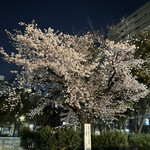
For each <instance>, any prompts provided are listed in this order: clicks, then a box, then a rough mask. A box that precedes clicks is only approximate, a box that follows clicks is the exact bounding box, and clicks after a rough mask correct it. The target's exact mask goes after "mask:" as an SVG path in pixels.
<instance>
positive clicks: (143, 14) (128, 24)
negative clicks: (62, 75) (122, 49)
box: [108, 2, 150, 41]
mask: <svg viewBox="0 0 150 150" xmlns="http://www.w3.org/2000/svg"><path fill="white" fill-rule="evenodd" d="M141 30H146V31H147V30H148V31H150V2H148V3H146V4H145V5H144V6H142V7H141V8H139V9H138V10H136V11H135V12H133V13H132V14H131V15H129V16H128V17H127V18H124V19H122V20H121V22H120V23H119V24H117V25H115V26H111V27H110V30H109V32H108V38H109V39H110V40H113V41H120V40H124V39H125V38H127V37H128V36H132V35H134V34H136V33H138V32H139V31H141Z"/></svg>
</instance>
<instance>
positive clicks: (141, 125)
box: [138, 110, 146, 133]
mask: <svg viewBox="0 0 150 150" xmlns="http://www.w3.org/2000/svg"><path fill="white" fill-rule="evenodd" d="M145 118H146V110H145V112H144V114H143V115H142V118H141V122H140V127H139V129H138V133H141V130H142V127H143V125H144V121H145Z"/></svg>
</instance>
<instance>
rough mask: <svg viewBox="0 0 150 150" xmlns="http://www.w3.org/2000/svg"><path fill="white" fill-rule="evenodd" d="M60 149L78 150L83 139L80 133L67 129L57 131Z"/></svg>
mask: <svg viewBox="0 0 150 150" xmlns="http://www.w3.org/2000/svg"><path fill="white" fill-rule="evenodd" d="M55 132H56V139H57V143H58V144H57V145H58V148H62V149H64V150H65V149H66V150H76V149H78V148H79V147H80V145H81V141H82V140H81V137H80V134H79V132H78V131H75V130H74V129H73V128H70V127H65V128H62V129H60V128H59V129H57V130H55Z"/></svg>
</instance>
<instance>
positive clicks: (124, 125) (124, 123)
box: [123, 118, 126, 132]
mask: <svg viewBox="0 0 150 150" xmlns="http://www.w3.org/2000/svg"><path fill="white" fill-rule="evenodd" d="M123 130H124V132H125V131H126V118H123Z"/></svg>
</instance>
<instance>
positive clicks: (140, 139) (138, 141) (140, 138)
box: [128, 134, 150, 150]
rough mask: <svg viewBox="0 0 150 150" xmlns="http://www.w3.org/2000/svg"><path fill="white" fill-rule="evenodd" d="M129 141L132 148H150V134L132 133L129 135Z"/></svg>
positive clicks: (143, 149)
mask: <svg viewBox="0 0 150 150" xmlns="http://www.w3.org/2000/svg"><path fill="white" fill-rule="evenodd" d="M128 142H129V145H130V147H131V148H138V149H139V150H141V149H142V150H149V149H150V134H130V135H129V137H128Z"/></svg>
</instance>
